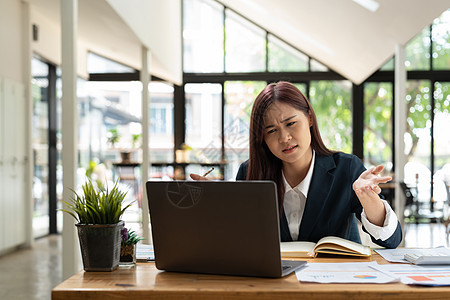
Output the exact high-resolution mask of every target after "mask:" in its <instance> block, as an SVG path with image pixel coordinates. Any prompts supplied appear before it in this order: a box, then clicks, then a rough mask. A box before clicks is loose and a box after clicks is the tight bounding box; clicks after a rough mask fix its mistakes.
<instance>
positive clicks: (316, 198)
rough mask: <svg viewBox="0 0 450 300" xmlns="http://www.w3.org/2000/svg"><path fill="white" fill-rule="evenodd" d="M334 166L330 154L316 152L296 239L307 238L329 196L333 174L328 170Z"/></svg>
mask: <svg viewBox="0 0 450 300" xmlns="http://www.w3.org/2000/svg"><path fill="white" fill-rule="evenodd" d="M335 168H336V164H335V163H334V159H333V157H332V156H322V155H317V153H316V161H315V165H314V172H313V175H312V178H311V184H310V186H309V190H308V195H307V199H306V205H305V211H304V213H303V217H302V222H301V224H300V231H299V236H298V240H309V237H310V235H311V232H312V230H313V229H314V227H315V224H316V222H317V220H318V219H319V218H320V215H321V212H322V210H323V209H324V207H325V204H326V202H327V200H328V198H329V191H330V189H331V186H332V185H333V181H334V175H333V174H331V173H330V172H329V171H330V170H332V169H335Z"/></svg>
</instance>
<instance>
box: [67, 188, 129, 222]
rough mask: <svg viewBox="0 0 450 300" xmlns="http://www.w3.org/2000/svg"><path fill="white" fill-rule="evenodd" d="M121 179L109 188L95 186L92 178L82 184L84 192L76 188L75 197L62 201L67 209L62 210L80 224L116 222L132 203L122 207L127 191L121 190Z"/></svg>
mask: <svg viewBox="0 0 450 300" xmlns="http://www.w3.org/2000/svg"><path fill="white" fill-rule="evenodd" d="M118 183H119V181H116V183H115V185H114V187H113V188H112V189H111V190H109V189H108V186H107V185H106V187H104V186H103V185H101V186H97V187H96V186H95V185H94V184H93V183H92V181H91V180H90V179H88V181H86V182H85V184H84V185H83V186H82V190H83V193H82V194H81V195H79V194H78V193H77V192H75V191H74V190H72V191H73V193H74V197H73V198H72V199H70V200H69V201H62V202H63V203H65V204H66V205H67V209H61V211H63V212H65V213H68V214H69V215H71V216H72V217H74V218H75V220H77V221H78V223H79V224H116V223H118V222H120V218H121V216H122V214H123V213H124V212H125V210H126V209H127V208H128V207H130V206H131V205H132V203H130V204H128V205H127V206H125V207H124V208H122V203H123V200H124V199H125V196H126V194H127V193H126V192H122V191H120V190H119V184H118Z"/></svg>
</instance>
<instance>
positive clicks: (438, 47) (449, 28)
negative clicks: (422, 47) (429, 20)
mask: <svg viewBox="0 0 450 300" xmlns="http://www.w3.org/2000/svg"><path fill="white" fill-rule="evenodd" d="M432 34H433V36H432V41H433V70H448V69H449V66H450V10H447V11H445V12H444V13H443V14H442V15H441V16H440V17H439V18H437V19H435V20H434V22H433V28H432Z"/></svg>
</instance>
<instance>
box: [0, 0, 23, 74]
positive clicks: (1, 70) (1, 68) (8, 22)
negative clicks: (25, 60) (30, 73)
mask: <svg viewBox="0 0 450 300" xmlns="http://www.w3.org/2000/svg"><path fill="white" fill-rule="evenodd" d="M0 40H1V46H0V77H6V78H9V79H12V80H15V81H18V82H21V81H22V79H23V76H22V63H21V58H22V56H21V51H20V49H22V48H21V46H22V12H21V1H20V0H1V1H0Z"/></svg>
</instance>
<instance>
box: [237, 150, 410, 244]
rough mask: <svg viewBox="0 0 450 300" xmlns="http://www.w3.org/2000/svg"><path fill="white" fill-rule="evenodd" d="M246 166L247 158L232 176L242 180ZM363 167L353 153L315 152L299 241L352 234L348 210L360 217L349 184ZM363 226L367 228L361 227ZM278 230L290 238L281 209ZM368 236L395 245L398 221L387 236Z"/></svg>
mask: <svg viewBox="0 0 450 300" xmlns="http://www.w3.org/2000/svg"><path fill="white" fill-rule="evenodd" d="M247 169H248V161H246V162H244V163H242V164H241V166H240V167H239V171H238V174H237V176H236V180H246V177H247ZM365 170H366V168H365V167H364V165H363V163H362V162H361V160H360V159H359V158H358V157H357V156H355V155H351V154H345V153H341V152H339V153H335V154H333V155H331V156H322V155H319V154H317V153H316V158H315V164H314V172H313V175H312V178H311V184H310V187H309V190H308V196H307V201H306V205H305V211H304V213H303V218H302V221H301V224H300V231H299V236H298V240H299V241H311V242H317V241H318V240H319V239H321V238H323V237H325V236H329V235H334V236H339V237H343V238H347V239H348V238H349V234H351V231H352V230H353V234H354V229H352V226H351V225H352V224H351V223H352V219H353V217H352V214H354V215H355V216H356V217H357V218H358V219H359V220H361V213H362V205H361V203H360V202H359V199H358V197H357V196H356V194H355V192H354V191H353V188H352V184H353V182H354V181H355V180H356V179H357V178H358V177H359V175H361V173H362V172H364V171H365ZM363 230H364V231H365V232H367V231H366V230H365V229H364V227H363ZM280 234H281V241H282V242H289V241H292V237H291V234H290V231H289V226H288V222H287V219H286V215H285V213H284V209H283V212H282V216H281V218H280ZM369 234H370V233H369ZM371 238H372V241H373V242H374V243H376V244H377V245H380V246H382V247H386V248H396V247H397V246H398V245H399V244H400V242H401V241H402V230H401V227H400V223H399V222H398V224H397V229H396V230H395V232H394V234H393V235H392V236H391V237H390V238H388V239H387V240H385V241H382V240H379V239H375V238H374V237H372V236H371Z"/></svg>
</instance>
